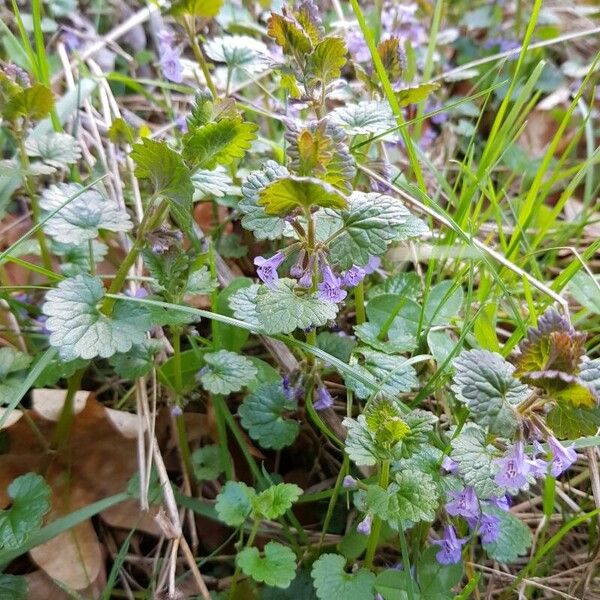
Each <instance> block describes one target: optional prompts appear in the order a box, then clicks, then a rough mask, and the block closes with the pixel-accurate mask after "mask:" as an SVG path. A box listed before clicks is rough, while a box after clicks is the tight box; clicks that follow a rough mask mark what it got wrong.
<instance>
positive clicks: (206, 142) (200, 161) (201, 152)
mask: <svg viewBox="0 0 600 600" xmlns="http://www.w3.org/2000/svg"><path fill="white" fill-rule="evenodd" d="M257 131H258V125H256V124H255V123H249V122H246V121H242V120H241V119H240V118H233V117H226V118H223V119H221V120H219V121H217V122H215V123H208V124H206V125H203V126H202V127H198V128H197V129H195V130H193V131H191V132H190V133H188V134H186V135H185V136H184V138H183V157H184V159H185V160H186V161H188V162H189V164H191V165H193V167H194V168H195V169H209V170H212V169H214V168H215V167H216V166H217V165H222V166H227V165H229V164H231V163H232V162H233V161H234V160H240V159H242V158H243V157H244V154H245V153H246V151H247V150H248V149H249V148H250V146H251V145H252V142H253V141H254V140H255V139H256V132H257Z"/></svg>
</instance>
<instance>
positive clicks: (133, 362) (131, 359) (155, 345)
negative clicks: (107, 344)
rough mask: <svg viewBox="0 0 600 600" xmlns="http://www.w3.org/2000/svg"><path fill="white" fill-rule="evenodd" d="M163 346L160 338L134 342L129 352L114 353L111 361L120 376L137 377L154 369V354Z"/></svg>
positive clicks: (125, 377) (126, 377)
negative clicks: (138, 342) (139, 342)
mask: <svg viewBox="0 0 600 600" xmlns="http://www.w3.org/2000/svg"><path fill="white" fill-rule="evenodd" d="M162 348H163V343H162V342H161V341H160V340H144V341H143V342H142V343H141V344H134V345H133V346H132V347H131V350H129V351H128V352H125V353H119V354H113V355H112V356H111V357H110V358H109V362H110V364H111V365H112V366H113V368H114V369H115V372H116V373H117V375H119V376H120V377H123V378H124V379H136V378H138V377H143V376H144V375H147V374H148V373H149V372H150V371H151V370H152V367H153V366H154V355H155V354H156V353H157V352H159V351H160V350H161V349H162Z"/></svg>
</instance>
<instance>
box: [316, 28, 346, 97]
mask: <svg viewBox="0 0 600 600" xmlns="http://www.w3.org/2000/svg"><path fill="white" fill-rule="evenodd" d="M347 53H348V48H346V42H345V41H344V40H343V39H342V38H341V37H337V36H331V37H326V38H325V39H324V40H322V41H321V42H319V43H318V44H317V45H316V46H315V49H314V50H313V51H312V52H311V54H310V56H309V58H308V72H309V76H310V77H312V78H314V79H317V80H318V81H320V82H321V85H327V84H328V83H329V82H331V81H333V80H334V79H337V78H338V77H339V76H340V75H341V73H342V68H343V67H344V65H345V64H346V54H347Z"/></svg>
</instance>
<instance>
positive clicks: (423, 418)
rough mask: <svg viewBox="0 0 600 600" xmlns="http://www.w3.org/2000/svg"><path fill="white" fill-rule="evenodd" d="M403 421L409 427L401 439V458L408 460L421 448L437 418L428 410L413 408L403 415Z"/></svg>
mask: <svg viewBox="0 0 600 600" xmlns="http://www.w3.org/2000/svg"><path fill="white" fill-rule="evenodd" d="M404 420H405V421H406V424H407V425H408V427H409V432H408V433H407V434H406V435H405V436H404V438H403V439H402V447H401V451H402V456H403V458H408V457H409V456H410V455H411V454H413V453H414V452H416V451H417V450H418V449H419V448H420V447H421V446H423V445H424V444H425V443H426V442H427V440H428V438H429V434H430V433H431V431H433V426H434V425H435V424H436V423H437V420H438V418H437V417H436V416H435V415H434V414H433V413H431V412H429V411H428V410H422V409H420V408H415V409H413V410H411V411H410V412H409V413H407V414H405V415H404Z"/></svg>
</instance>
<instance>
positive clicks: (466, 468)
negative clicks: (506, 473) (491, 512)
mask: <svg viewBox="0 0 600 600" xmlns="http://www.w3.org/2000/svg"><path fill="white" fill-rule="evenodd" d="M450 456H451V458H453V459H454V460H455V461H456V462H457V463H458V465H459V473H460V475H461V477H462V478H463V479H464V482H465V483H466V484H467V485H469V486H472V487H473V488H475V491H476V492H477V496H478V497H479V498H489V497H491V496H500V495H502V490H501V489H500V488H499V487H498V486H497V485H496V483H495V482H494V479H493V477H494V475H495V472H496V471H495V465H494V459H495V458H496V452H495V449H494V447H493V446H490V445H488V444H487V443H486V441H485V433H484V431H483V429H481V427H479V426H478V425H475V424H474V423H469V424H468V425H466V426H465V427H464V428H463V430H462V431H461V432H460V434H459V435H458V436H457V437H456V438H454V439H453V440H452V453H451V454H450Z"/></svg>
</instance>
